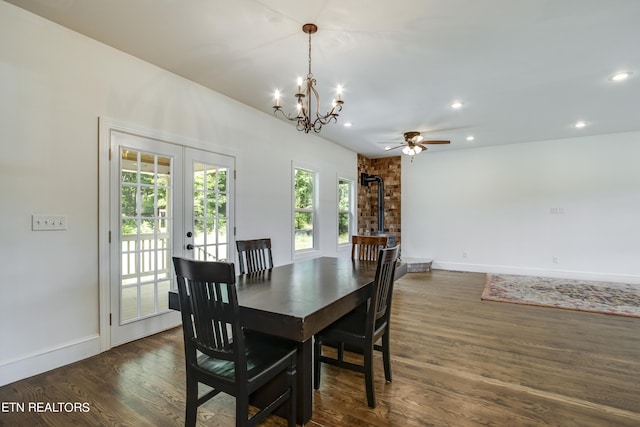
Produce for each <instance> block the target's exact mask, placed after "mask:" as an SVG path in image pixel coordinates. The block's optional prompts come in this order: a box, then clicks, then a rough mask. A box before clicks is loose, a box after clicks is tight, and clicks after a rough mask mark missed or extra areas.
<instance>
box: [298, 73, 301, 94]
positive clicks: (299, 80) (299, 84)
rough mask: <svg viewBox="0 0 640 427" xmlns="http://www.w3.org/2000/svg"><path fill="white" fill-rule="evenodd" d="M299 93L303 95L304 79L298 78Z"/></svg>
mask: <svg viewBox="0 0 640 427" xmlns="http://www.w3.org/2000/svg"><path fill="white" fill-rule="evenodd" d="M298 93H299V94H302V77H298Z"/></svg>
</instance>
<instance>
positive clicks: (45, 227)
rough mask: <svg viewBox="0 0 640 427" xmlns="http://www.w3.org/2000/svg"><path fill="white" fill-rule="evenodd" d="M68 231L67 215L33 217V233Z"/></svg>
mask: <svg viewBox="0 0 640 427" xmlns="http://www.w3.org/2000/svg"><path fill="white" fill-rule="evenodd" d="M66 229H67V216H66V215H46V214H33V215H32V216H31V230H33V231H59V230H66Z"/></svg>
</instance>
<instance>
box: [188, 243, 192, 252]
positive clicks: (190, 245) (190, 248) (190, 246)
mask: <svg viewBox="0 0 640 427" xmlns="http://www.w3.org/2000/svg"><path fill="white" fill-rule="evenodd" d="M187 250H188V251H192V250H193V245H192V244H191V243H189V244H188V245H187Z"/></svg>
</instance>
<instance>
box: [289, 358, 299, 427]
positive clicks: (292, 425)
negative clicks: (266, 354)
mask: <svg viewBox="0 0 640 427" xmlns="http://www.w3.org/2000/svg"><path fill="white" fill-rule="evenodd" d="M294 357H295V356H294ZM295 363H296V360H295V359H294V360H293V363H292V365H293V366H292V367H291V368H289V369H288V370H287V382H288V385H289V388H290V389H291V396H289V423H288V424H289V427H296V415H297V414H296V410H297V406H298V397H297V390H298V385H297V375H296V366H295Z"/></svg>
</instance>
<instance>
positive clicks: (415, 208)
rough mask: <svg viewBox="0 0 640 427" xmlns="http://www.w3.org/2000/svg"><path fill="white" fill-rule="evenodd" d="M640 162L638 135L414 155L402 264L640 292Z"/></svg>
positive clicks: (405, 188)
mask: <svg viewBox="0 0 640 427" xmlns="http://www.w3.org/2000/svg"><path fill="white" fill-rule="evenodd" d="M639 160H640V133H638V132H635V133H620V134H613V135H604V136H597V137H582V138H572V139H564V140H554V141H542V142H535V143H526V144H514V145H508V146H494V147H487V148H478V149H470V150H457V151H446V152H429V153H426V154H421V155H419V156H416V157H415V159H414V162H413V163H410V162H409V159H408V158H407V157H406V156H405V157H404V158H403V164H402V193H403V194H402V243H403V256H406V257H427V258H432V259H433V260H434V265H433V266H434V268H442V269H451V270H461V271H480V272H498V273H500V272H502V273H509V272H512V273H521V274H533V275H546V276H551V277H573V278H580V279H602V280H612V281H620V282H628V283H640V262H639V261H640V167H638V161H639ZM556 208H557V209H563V210H564V214H555V213H554V214H552V213H551V212H552V209H556ZM418 212H419V214H416V213H418ZM464 252H466V255H467V256H466V257H464V256H463V253H464ZM554 257H557V260H558V262H557V263H554V262H553V258H554Z"/></svg>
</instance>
